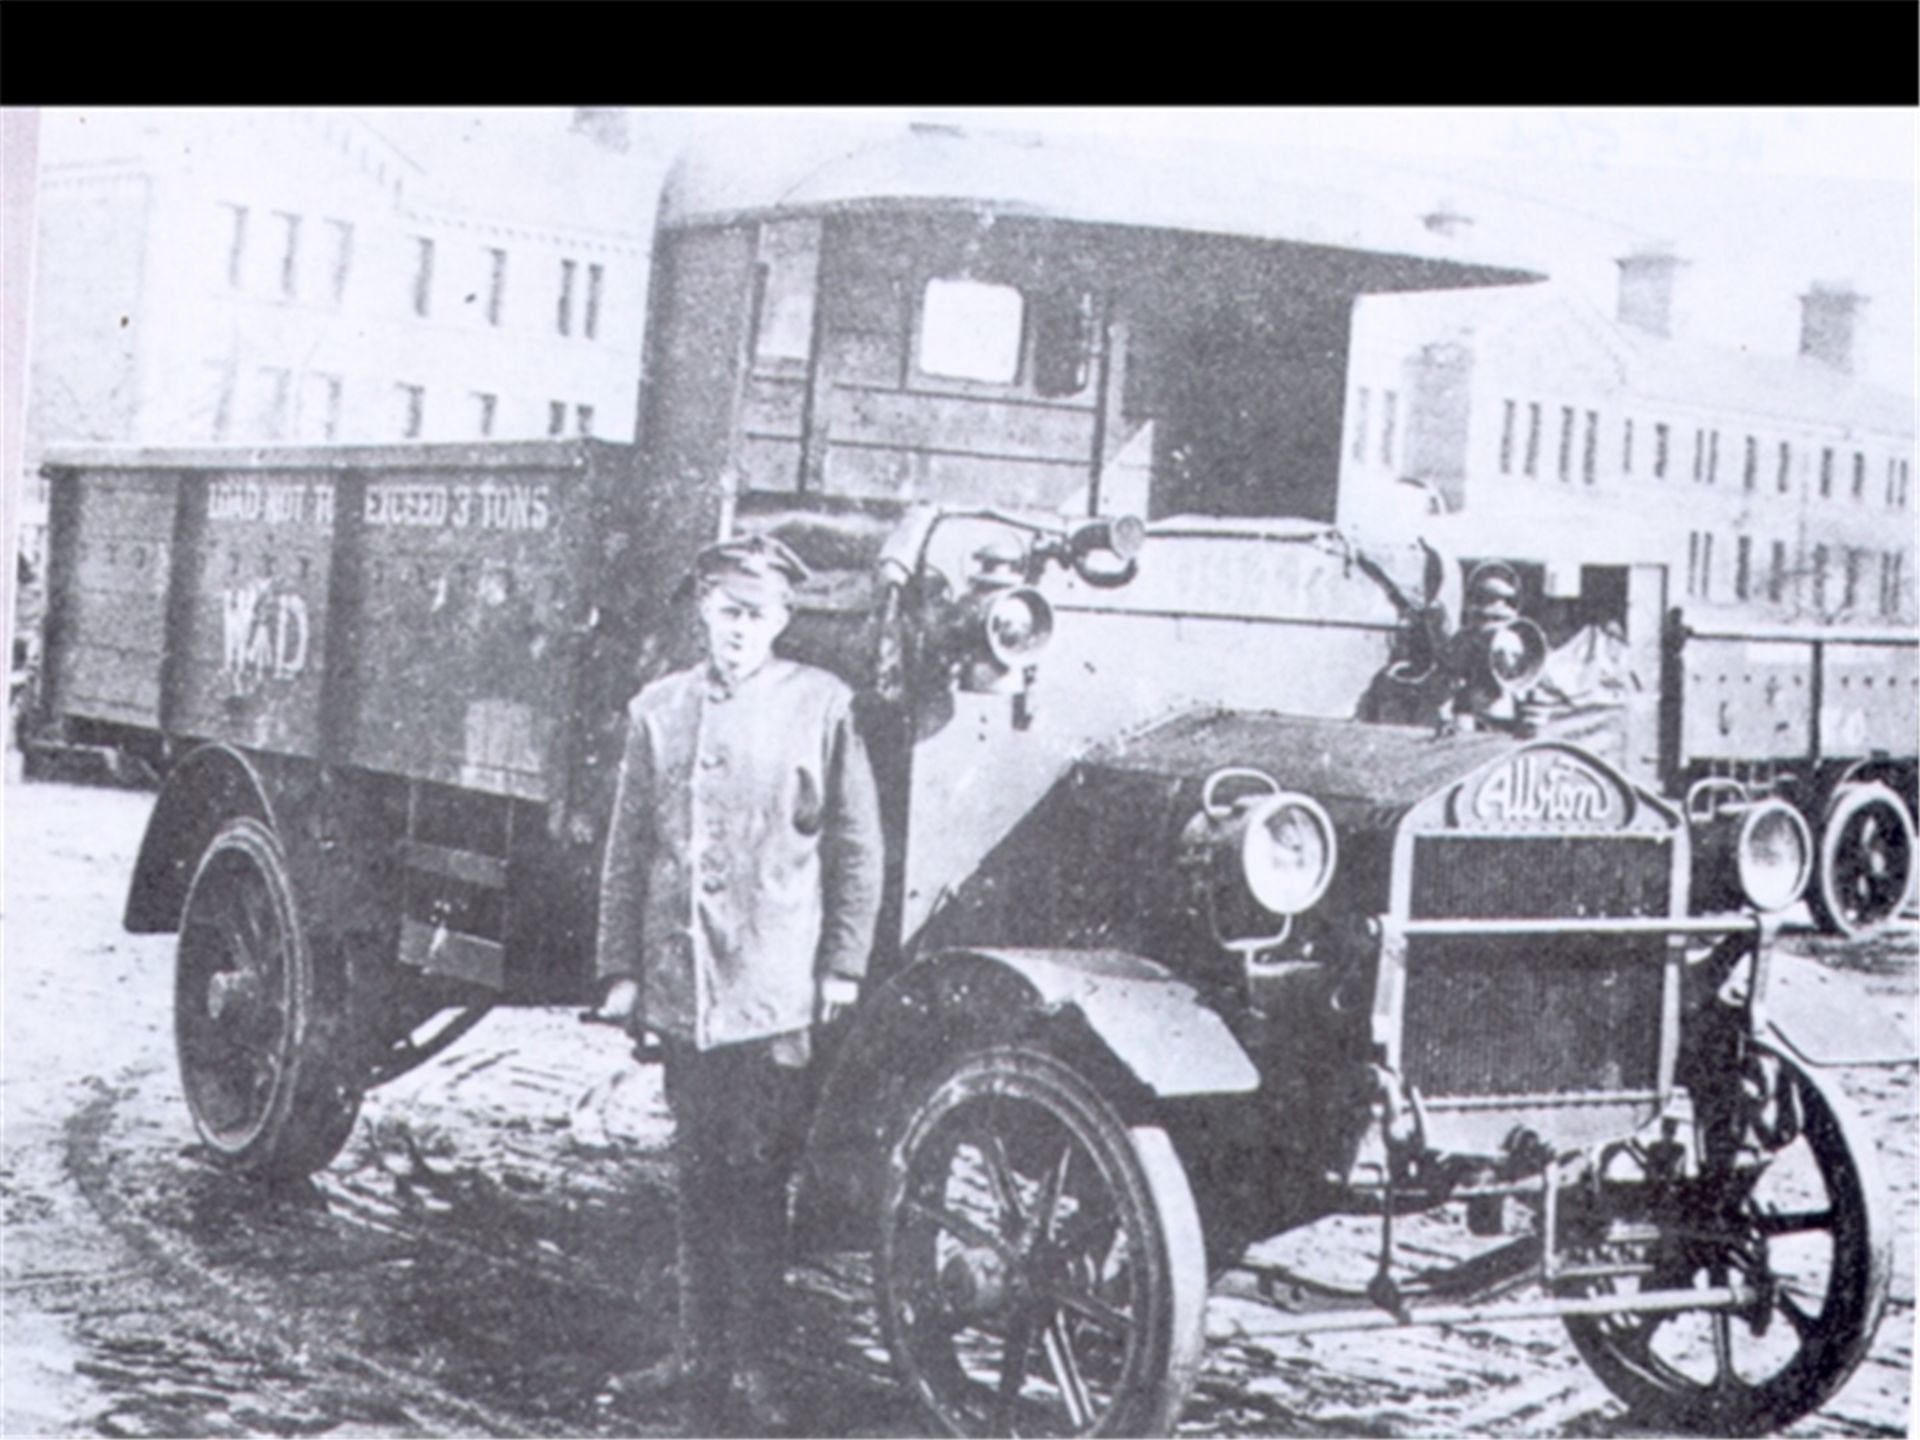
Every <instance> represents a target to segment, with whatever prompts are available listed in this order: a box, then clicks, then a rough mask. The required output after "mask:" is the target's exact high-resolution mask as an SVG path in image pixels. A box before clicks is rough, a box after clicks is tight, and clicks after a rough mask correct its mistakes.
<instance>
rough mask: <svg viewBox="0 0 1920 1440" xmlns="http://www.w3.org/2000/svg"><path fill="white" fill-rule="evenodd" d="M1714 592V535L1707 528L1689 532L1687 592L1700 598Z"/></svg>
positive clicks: (1706, 597) (1707, 596)
mask: <svg viewBox="0 0 1920 1440" xmlns="http://www.w3.org/2000/svg"><path fill="white" fill-rule="evenodd" d="M1712 592H1713V535H1712V534H1711V533H1710V532H1709V531H1706V530H1689V531H1688V532H1687V594H1689V595H1691V596H1693V597H1694V598H1696V599H1699V600H1705V599H1708V598H1710V596H1711V595H1712Z"/></svg>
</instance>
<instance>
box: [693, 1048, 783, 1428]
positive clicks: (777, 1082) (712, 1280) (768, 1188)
mask: <svg viewBox="0 0 1920 1440" xmlns="http://www.w3.org/2000/svg"><path fill="white" fill-rule="evenodd" d="M772 1049H773V1042H769V1041H749V1042H747V1043H745V1044H740V1045H728V1046H723V1047H721V1048H720V1049H717V1050H704V1051H702V1050H695V1049H693V1048H692V1047H690V1046H680V1045H675V1046H672V1047H670V1048H669V1050H668V1052H667V1055H666V1095H667V1103H668V1105H669V1106H671V1107H672V1110H673V1115H674V1127H675V1134H676V1137H677V1138H676V1143H675V1152H676V1161H677V1164H676V1167H675V1170H676V1189H677V1202H678V1203H677V1206H676V1209H677V1213H678V1226H677V1230H678V1239H679V1280H680V1345H681V1363H682V1365H683V1367H684V1369H685V1373H686V1374H687V1376H688V1378H689V1380H691V1381H692V1383H693V1388H694V1393H695V1396H696V1398H697V1399H699V1400H702V1401H708V1402H711V1401H713V1400H716V1399H717V1398H719V1396H721V1395H722V1394H724V1392H725V1390H726V1389H727V1387H728V1385H729V1384H730V1383H731V1381H732V1380H733V1378H734V1377H735V1376H741V1375H745V1374H746V1373H747V1372H749V1371H751V1370H754V1369H758V1368H760V1367H762V1366H764V1365H765V1364H766V1363H767V1362H768V1360H769V1359H770V1358H771V1357H772V1355H773V1354H774V1353H775V1351H776V1349H777V1348H778V1344H779V1340H780V1332H781V1330H782V1328H783V1326H782V1320H783V1302H784V1296H785V1282H786V1261H787V1180H788V1177H789V1176H790V1175H791V1174H792V1172H793V1167H794V1163H795V1161H796V1160H797V1159H798V1157H799V1150H800V1145H801V1143H802V1141H803V1138H804V1135H805V1126H806V1119H807V1109H808V1073H807V1071H806V1070H805V1069H804V1068H792V1067H788V1066H784V1065H779V1064H776V1063H775V1062H774V1060H773V1057H772V1053H771V1052H772Z"/></svg>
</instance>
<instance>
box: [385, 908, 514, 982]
mask: <svg viewBox="0 0 1920 1440" xmlns="http://www.w3.org/2000/svg"><path fill="white" fill-rule="evenodd" d="M506 957H507V952H506V948H505V947H504V946H502V945H501V944H499V942H497V941H494V940H483V939H481V938H480V937H479V936H478V935H468V934H464V933H463V932H461V931H459V930H448V929H445V928H444V927H441V926H437V925H428V924H427V923H425V922H424V921H421V920H415V919H413V918H412V917H411V916H408V917H407V918H405V919H403V920H401V922H400V956H399V958H400V962H401V963H402V964H403V965H412V966H415V967H416V968H418V969H421V970H425V971H426V972H427V973H428V974H431V975H453V976H457V977H458V978H460V979H462V980H471V981H474V982H475V983H476V984H480V985H486V986H489V987H490V988H492V989H495V990H499V989H501V988H503V987H504V986H505V985H506V981H507V959H506Z"/></svg>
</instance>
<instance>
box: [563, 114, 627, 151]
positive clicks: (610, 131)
mask: <svg viewBox="0 0 1920 1440" xmlns="http://www.w3.org/2000/svg"><path fill="white" fill-rule="evenodd" d="M569 128H570V129H571V130H572V131H573V133H574V134H576V135H584V136H586V137H587V138H588V139H589V140H591V141H593V143H594V144H596V145H599V146H602V147H604V148H605V149H608V150H617V151H619V152H620V153H621V154H623V155H624V154H625V153H626V151H627V144H628V139H627V107H626V106H624V105H577V106H575V107H574V111H573V124H572V125H571V126H570V127H569Z"/></svg>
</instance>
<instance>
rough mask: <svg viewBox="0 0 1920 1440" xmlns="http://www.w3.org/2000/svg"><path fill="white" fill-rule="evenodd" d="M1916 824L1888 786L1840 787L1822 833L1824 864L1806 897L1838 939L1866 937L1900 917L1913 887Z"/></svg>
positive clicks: (1821, 848) (1830, 807)
mask: <svg viewBox="0 0 1920 1440" xmlns="http://www.w3.org/2000/svg"><path fill="white" fill-rule="evenodd" d="M1913 845H1914V833H1913V819H1912V817H1911V816H1910V815H1908V813H1907V807H1906V806H1905V805H1904V804H1903V803H1901V800H1900V797H1899V796H1898V795H1896V794H1894V793H1893V791H1891V790H1889V789H1888V788H1887V787H1886V786H1885V785H1880V784H1865V785H1846V786H1842V787H1841V789H1840V792H1839V794H1837V795H1836V796H1835V797H1834V799H1833V804H1832V805H1831V806H1829V807H1828V812H1827V820H1826V824H1825V825H1823V826H1822V827H1821V830H1820V864H1819V868H1818V869H1817V870H1816V871H1815V873H1814V883H1813V885H1812V887H1811V888H1810V889H1809V890H1808V892H1807V899H1808V901H1809V903H1810V904H1811V905H1812V908H1813V912H1814V916H1815V918H1817V919H1818V920H1819V921H1820V923H1821V925H1822V927H1823V928H1825V929H1827V930H1830V931H1833V932H1834V933H1836V934H1840V935H1846V936H1855V935H1864V934H1866V933H1867V932H1869V931H1871V930H1875V929H1878V928H1879V927H1880V926H1882V925H1884V924H1886V923H1887V922H1888V921H1889V920H1891V919H1893V918H1894V917H1895V916H1896V915H1898V914H1899V913H1900V907H1901V906H1902V905H1904V904H1905V903H1906V901H1907V895H1908V893H1909V891H1910V890H1911V889H1912V888H1913Z"/></svg>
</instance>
